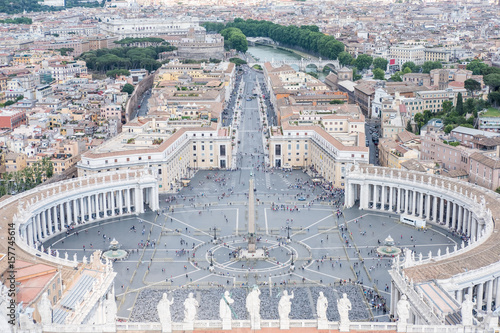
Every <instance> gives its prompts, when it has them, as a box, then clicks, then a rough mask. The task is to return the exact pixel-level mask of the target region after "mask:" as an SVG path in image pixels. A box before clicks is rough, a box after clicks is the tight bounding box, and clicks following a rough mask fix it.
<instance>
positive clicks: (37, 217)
mask: <svg viewBox="0 0 500 333" xmlns="http://www.w3.org/2000/svg"><path fill="white" fill-rule="evenodd" d="M35 221H36V230H37V232H38V240H39V241H40V242H41V241H42V223H41V222H40V213H38V214H36V216H35Z"/></svg>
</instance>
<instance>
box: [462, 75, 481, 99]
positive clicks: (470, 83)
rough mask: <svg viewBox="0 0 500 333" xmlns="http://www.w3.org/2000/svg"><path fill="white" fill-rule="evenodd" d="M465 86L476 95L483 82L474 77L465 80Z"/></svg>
mask: <svg viewBox="0 0 500 333" xmlns="http://www.w3.org/2000/svg"><path fill="white" fill-rule="evenodd" d="M464 88H465V89H466V90H467V91H468V92H469V93H470V95H471V96H474V92H475V91H479V90H481V83H479V82H477V81H476V80H474V79H467V80H465V81H464Z"/></svg>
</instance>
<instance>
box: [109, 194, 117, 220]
mask: <svg viewBox="0 0 500 333" xmlns="http://www.w3.org/2000/svg"><path fill="white" fill-rule="evenodd" d="M109 197H110V200H111V216H115V215H116V203H115V191H111V192H109Z"/></svg>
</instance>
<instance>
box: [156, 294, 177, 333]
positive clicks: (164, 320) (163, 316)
mask: <svg viewBox="0 0 500 333" xmlns="http://www.w3.org/2000/svg"><path fill="white" fill-rule="evenodd" d="M172 304H174V298H173V297H172V300H171V301H169V300H168V298H167V293H163V297H162V299H161V300H160V301H159V302H158V305H157V306H156V309H157V310H158V317H160V323H161V328H162V332H172V315H171V314H170V306H171V305H172Z"/></svg>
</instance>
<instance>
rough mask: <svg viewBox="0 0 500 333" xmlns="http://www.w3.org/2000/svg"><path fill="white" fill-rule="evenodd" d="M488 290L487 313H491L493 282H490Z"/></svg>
mask: <svg viewBox="0 0 500 333" xmlns="http://www.w3.org/2000/svg"><path fill="white" fill-rule="evenodd" d="M487 287H488V289H487V291H486V312H487V313H491V302H492V301H493V280H489V281H488V286H487Z"/></svg>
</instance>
